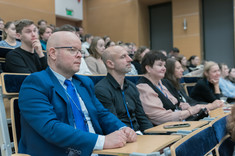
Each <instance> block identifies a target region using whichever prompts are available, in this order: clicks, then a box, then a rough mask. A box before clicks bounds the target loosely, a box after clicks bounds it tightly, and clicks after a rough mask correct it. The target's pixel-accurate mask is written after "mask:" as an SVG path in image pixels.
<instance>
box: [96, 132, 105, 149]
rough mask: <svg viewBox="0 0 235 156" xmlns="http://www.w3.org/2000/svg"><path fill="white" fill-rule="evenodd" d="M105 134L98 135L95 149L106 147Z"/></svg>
mask: <svg viewBox="0 0 235 156" xmlns="http://www.w3.org/2000/svg"><path fill="white" fill-rule="evenodd" d="M104 141H105V136H103V135H98V139H97V141H96V144H95V147H94V150H102V149H103V147H104Z"/></svg>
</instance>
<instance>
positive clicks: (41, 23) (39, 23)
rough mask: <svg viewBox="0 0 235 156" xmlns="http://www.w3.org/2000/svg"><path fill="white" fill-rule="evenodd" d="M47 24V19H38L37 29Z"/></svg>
mask: <svg viewBox="0 0 235 156" xmlns="http://www.w3.org/2000/svg"><path fill="white" fill-rule="evenodd" d="M46 26H47V21H46V20H43V19H41V20H39V21H38V29H40V28H42V27H46Z"/></svg>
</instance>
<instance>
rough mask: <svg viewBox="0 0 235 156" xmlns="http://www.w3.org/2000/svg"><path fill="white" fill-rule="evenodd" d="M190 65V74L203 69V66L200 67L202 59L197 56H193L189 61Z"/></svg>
mask: <svg viewBox="0 0 235 156" xmlns="http://www.w3.org/2000/svg"><path fill="white" fill-rule="evenodd" d="M188 64H189V65H188V70H189V72H192V71H195V70H198V69H200V67H201V66H199V65H200V58H199V57H198V56H196V55H193V56H191V57H190V58H189V59H188Z"/></svg>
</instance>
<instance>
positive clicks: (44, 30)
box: [39, 26, 53, 50]
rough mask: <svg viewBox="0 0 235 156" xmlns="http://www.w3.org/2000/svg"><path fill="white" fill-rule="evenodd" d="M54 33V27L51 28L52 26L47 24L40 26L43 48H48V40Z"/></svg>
mask: <svg viewBox="0 0 235 156" xmlns="http://www.w3.org/2000/svg"><path fill="white" fill-rule="evenodd" d="M52 33H53V28H51V26H45V27H40V28H39V37H40V43H41V45H42V50H47V41H48V39H49V37H50V36H51V34H52Z"/></svg>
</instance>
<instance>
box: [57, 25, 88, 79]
mask: <svg viewBox="0 0 235 156" xmlns="http://www.w3.org/2000/svg"><path fill="white" fill-rule="evenodd" d="M57 31H69V32H72V33H74V34H75V35H77V37H78V38H80V36H79V34H78V33H77V32H76V29H75V27H74V26H72V25H69V24H65V25H62V26H61V27H60V28H59V29H58V30H57ZM76 74H85V75H92V73H91V71H90V70H89V68H88V67H87V64H86V61H85V59H84V58H83V57H82V58H81V62H80V69H79V71H78V72H77V73H76Z"/></svg>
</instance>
